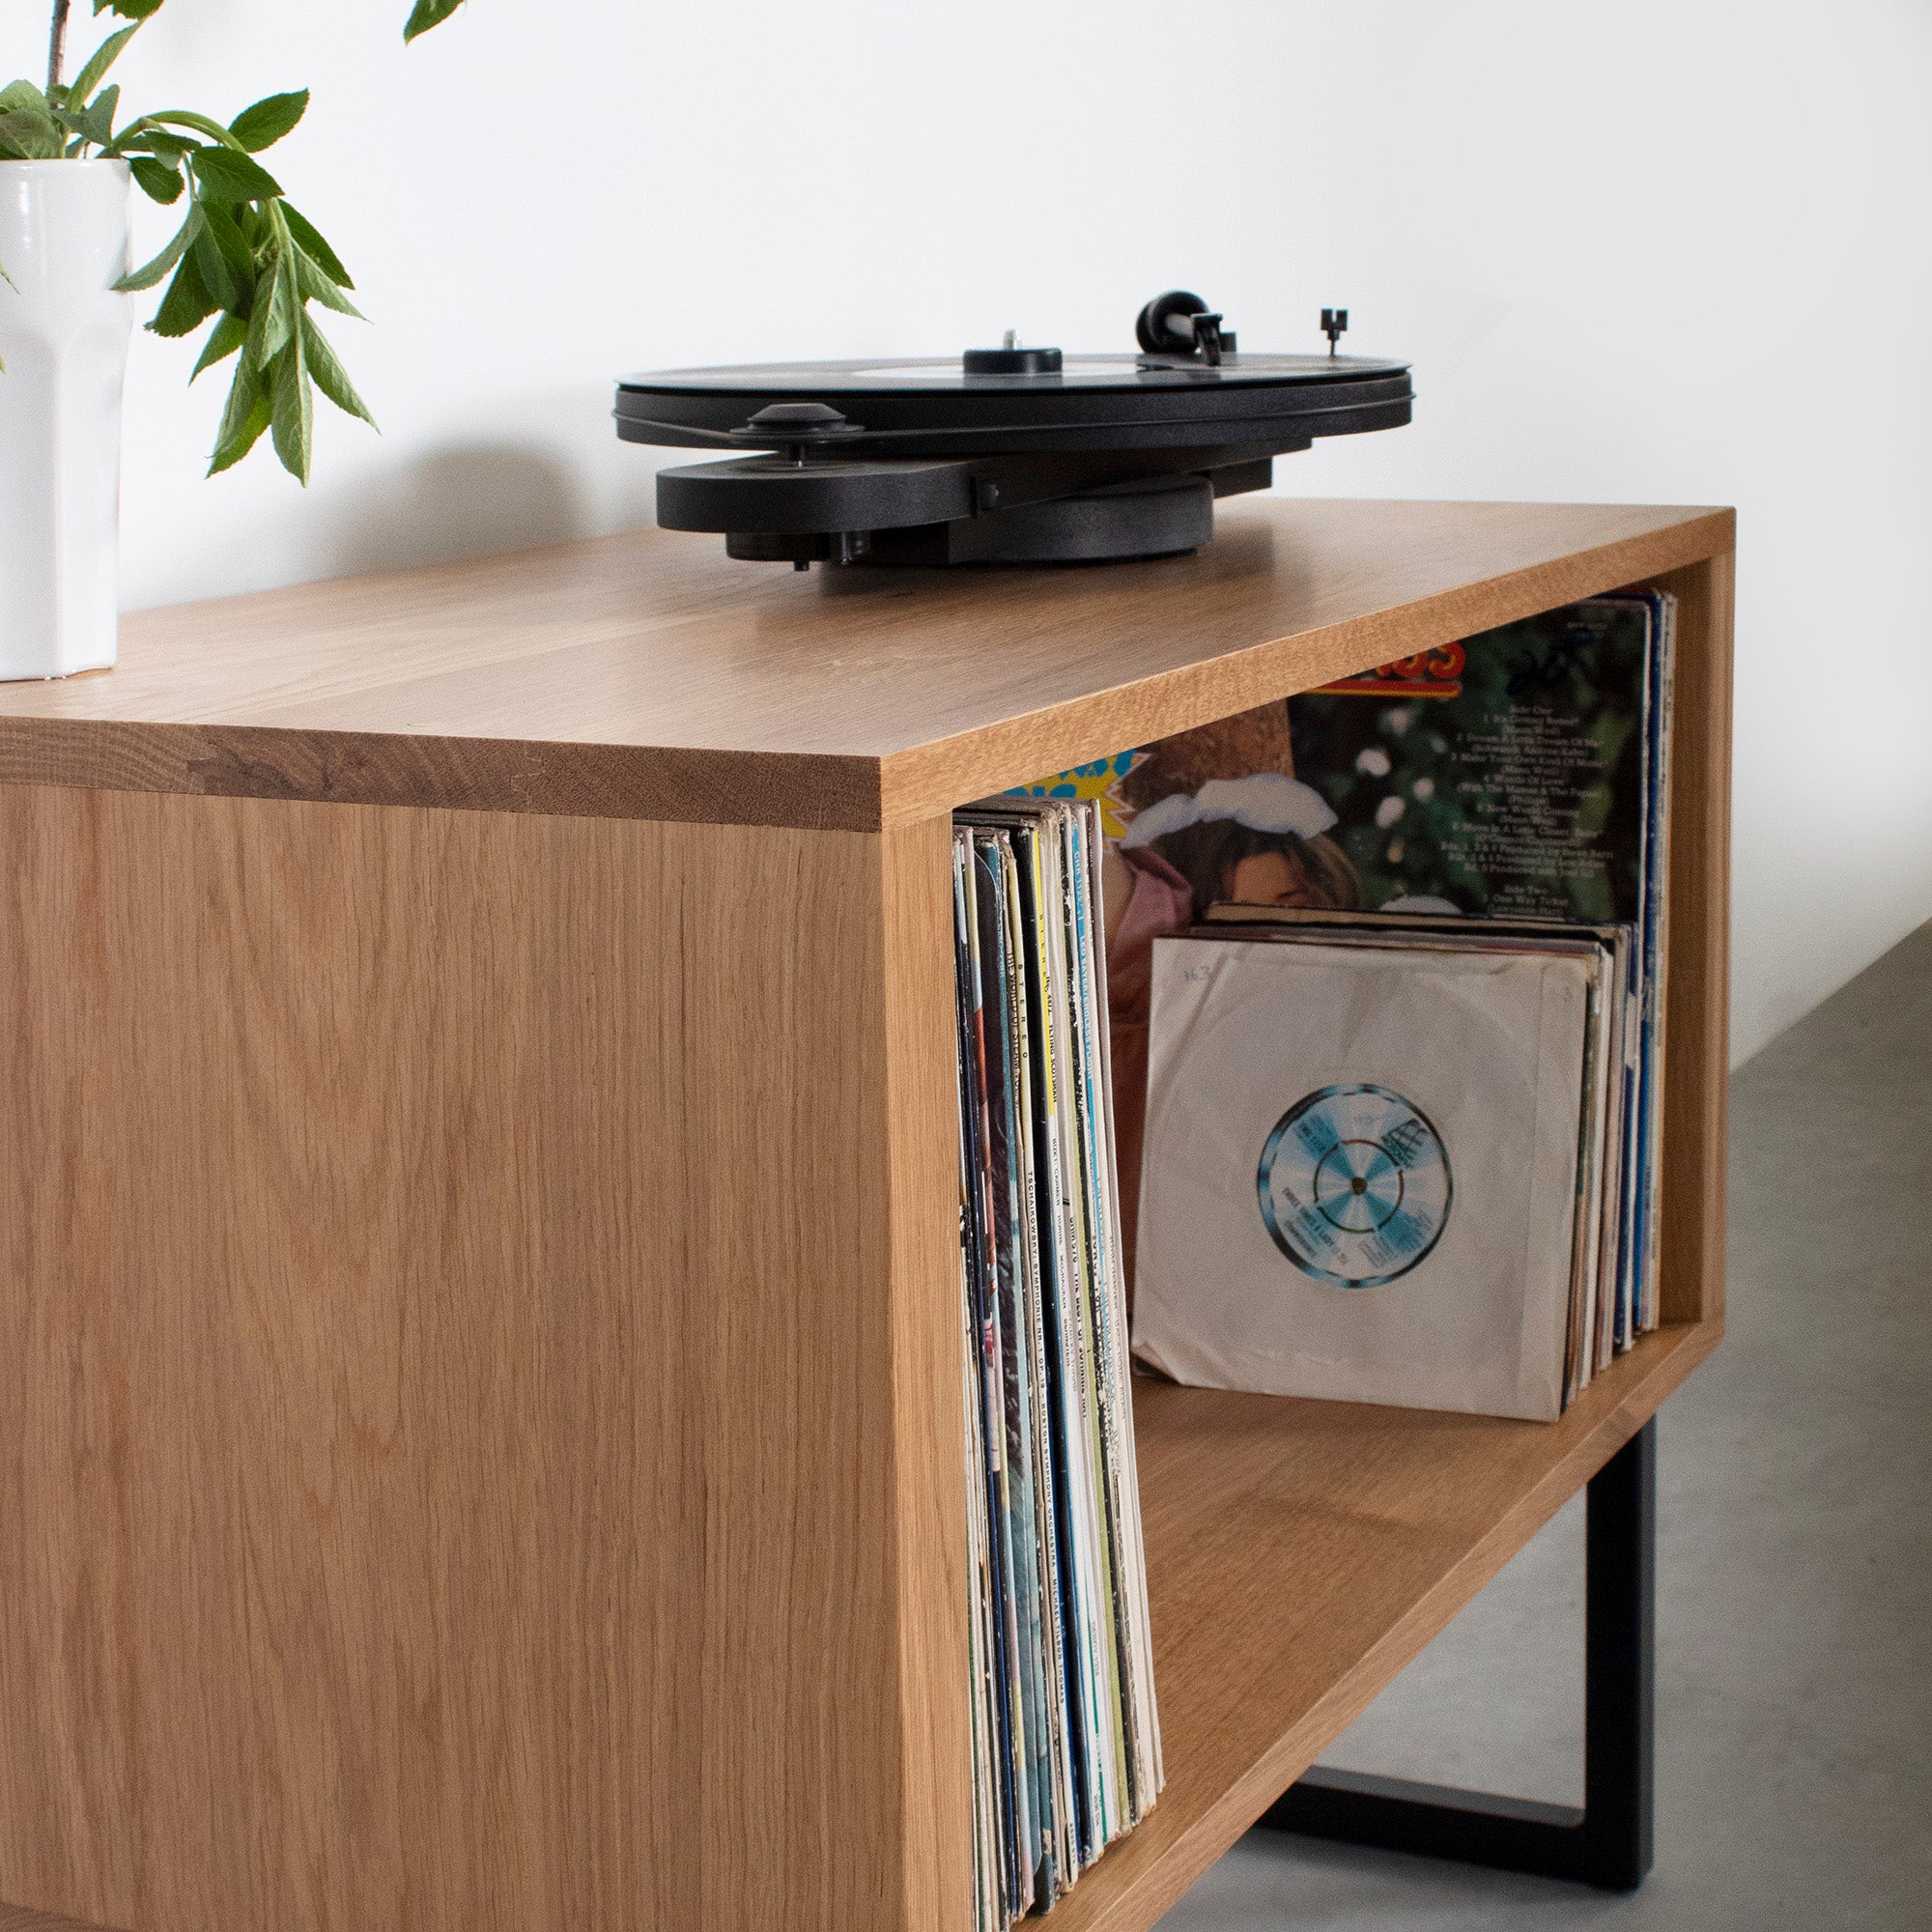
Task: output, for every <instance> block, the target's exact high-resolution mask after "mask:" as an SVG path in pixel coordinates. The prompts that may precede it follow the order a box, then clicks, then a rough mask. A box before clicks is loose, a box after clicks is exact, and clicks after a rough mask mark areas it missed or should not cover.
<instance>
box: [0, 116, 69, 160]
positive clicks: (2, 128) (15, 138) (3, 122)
mask: <svg viewBox="0 0 1932 1932" xmlns="http://www.w3.org/2000/svg"><path fill="white" fill-rule="evenodd" d="M62 146H63V143H62V140H61V131H60V129H59V128H56V127H55V126H54V124H53V122H52V121H51V120H50V119H49V118H48V117H47V116H45V115H43V114H36V113H35V112H33V110H32V109H31V108H26V107H18V108H15V109H14V111H13V112H12V113H11V114H0V159H6V160H10V161H57V160H59V159H60V157H61V150H62Z"/></svg>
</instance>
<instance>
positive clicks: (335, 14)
mask: <svg viewBox="0 0 1932 1932" xmlns="http://www.w3.org/2000/svg"><path fill="white" fill-rule="evenodd" d="M405 10H406V8H405V0H328V4H327V5H326V6H325V5H319V4H315V0H170V3H169V5H168V7H167V10H166V12H165V13H164V14H162V15H161V16H160V18H159V19H158V20H157V21H156V24H155V25H154V26H153V27H152V28H151V29H150V30H149V32H148V34H147V35H146V36H144V38H143V42H142V43H138V45H137V48H136V50H135V51H134V52H133V53H131V54H130V55H129V56H128V59H127V61H126V62H125V64H124V66H125V71H124V73H123V75H122V78H123V79H124V81H125V82H126V84H127V87H128V98H129V99H130V101H131V102H137V103H141V104H157V103H159V102H161V101H163V100H165V101H167V102H169V103H171V104H173V103H181V104H187V105H193V106H198V107H206V108H209V109H213V110H215V111H219V112H221V113H223V114H229V113H232V112H234V111H235V110H236V109H238V108H240V107H241V106H242V105H243V104H245V103H246V102H247V101H248V100H250V99H254V98H255V97H256V96H257V95H260V94H264V93H268V92H270V91H271V90H273V89H276V88H281V87H286V86H293V85H300V84H302V83H308V84H310V85H312V86H313V87H314V88H315V90H316V97H317V98H316V104H315V106H314V108H313V109H312V110H311V113H310V116H309V119H308V122H307V124H306V125H305V126H304V127H303V128H301V129H300V130H299V131H298V134H297V135H296V136H294V137H293V138H292V139H291V140H290V141H289V142H288V143H286V144H285V145H284V146H283V147H282V148H280V149H278V150H276V151H275V153H274V154H273V155H272V156H270V161H271V163H272V165H273V167H274V168H275V170H276V172H277V173H278V174H279V175H280V176H281V178H282V180H283V182H284V185H286V186H287V187H288V188H289V189H290V191H291V193H292V194H293V195H294V196H295V198H296V199H297V201H298V204H299V205H301V206H302V207H304V208H305V209H306V211H307V212H308V213H310V214H311V215H312V216H314V217H315V218H316V219H317V220H318V221H319V222H320V223H321V224H322V226H323V227H324V228H325V230H326V231H327V233H328V235H329V236H330V237H331V239H332V240H333V241H335V243H336V245H337V247H338V248H339V250H340V251H341V252H342V254H343V255H344V256H345V258H346V259H347V260H348V262H349V265H350V268H351V269H352V270H354V271H355V274H356V276H357V279H358V282H359V284H360V288H361V291H362V293H363V297H364V302H365V306H366V308H367V310H368V312H369V314H370V315H371V316H372V317H373V318H374V320H375V327H372V328H364V327H360V326H359V325H355V324H348V323H345V324H343V325H342V326H341V327H339V329H338V330H337V331H336V334H337V340H338V341H339V343H340V344H341V346H342V348H343V351H344V354H345V355H346V357H347V359H348V361H349V363H350V366H351V369H352V371H353V372H354V374H355V376H356V378H357V380H358V382H359V383H360V384H361V385H362V387H363V390H364V393H365V394H366V395H367V396H368V397H369V399H370V401H371V403H372V405H373V406H374V408H375V410H376V412H377V414H378V415H379V417H380V418H381V419H382V421H383V424H384V435H383V437H382V438H381V439H378V438H376V437H375V436H373V435H371V434H370V433H369V432H368V431H367V430H365V429H363V428H361V427H360V426H358V425H355V424H352V423H349V422H348V421H346V420H344V419H341V418H339V417H335V416H333V414H332V413H330V414H329V417H328V420H327V421H326V422H325V423H324V424H323V427H322V433H321V437H320V454H319V461H318V468H317V479H316V482H315V483H314V485H313V487H312V488H311V489H310V490H309V492H308V493H307V495H306V496H304V495H303V494H302V493H301V492H300V491H299V490H298V488H297V487H296V485H295V484H294V483H293V482H292V481H291V480H290V479H289V478H287V477H286V476H284V475H283V474H282V473H281V472H280V471H279V470H278V469H275V468H273V467H272V465H271V464H270V461H269V460H268V459H267V458H266V457H265V456H258V457H257V458H255V459H252V460H251V462H250V463H249V465H247V466H245V467H244V468H243V469H241V470H240V471H238V472H236V473H235V474H233V475H230V476H227V477H224V478H221V479H218V480H217V481H215V482H213V483H207V484H205V483H202V482H200V481H199V480H197V479H198V476H199V469H200V465H199V462H198V460H197V459H198V453H199V452H203V451H205V450H206V449H207V448H208V446H209V444H210V442H211V441H212V439H213V424H214V420H215V416H216V413H217V412H218V409H219V404H220V396H219V393H218V389H217V386H216V384H215V383H214V382H213V380H212V379H206V378H205V379H204V381H203V384H201V385H200V386H199V387H197V389H196V390H194V391H193V392H192V393H189V392H188V391H186V390H185V387H184V384H185V377H186V373H187V368H188V365H189V359H190V358H189V356H188V355H186V354H185V353H184V350H183V348H182V347H181V345H178V344H164V343H161V342H159V341H157V340H156V339H154V338H150V337H142V338H140V339H139V340H138V341H137V344H136V351H135V357H134V364H133V370H132V376H131V385H130V395H129V406H128V408H129V413H128V469H127V480H126V486H125V505H126V559H125V561H126V579H125V593H126V601H127V603H128V605H129V606H135V607H137V606H141V605H147V604H154V603H164V602H172V601H175V600H179V599H185V598H191V597H200V596H207V595H211V594H214V593H219V592H224V591H230V590H236V589H241V588H244V587H251V586H256V585H262V584H269V583H279V582H291V581H296V580H300V579H304V578H311V577H319V576H327V575H332V574H336V573H340V572H345V571H353V570H360V569H365V568H369V567H373V566H379V565H384V564H391V563H396V562H401V561H409V560H414V559H418V558H427V557H432V556H438V555H448V554H457V553H461V552H466V551H472V550H486V549H490V548H495V547H502V546H506V545H510V544H513V543H523V542H529V541H539V540H543V539H546V538H551V537H559V536H564V535H568V534H574V533H584V532H591V531H599V530H607V529H613V528H620V527H624V526H629V525H634V524H639V523H645V522H648V521H649V520H650V502H651V490H650V469H651V463H652V458H651V456H650V455H648V454H646V453H644V452H641V451H639V450H636V449H631V448H627V447H622V446H620V445H618V444H617V443H616V441H615V440H614V439H613V437H612V435H611V428H610V424H609V420H608V413H607V412H608V411H609V408H610V403H611V390H610V379H611V376H612V375H613V374H615V373H616V372H618V371H621V370H624V369H627V368H639V367H646V368H648V367H654V366H665V365H671V364H678V363H692V362H703V361H722V360H725V359H731V358H740V357H776V356H779V355H845V354H866V355H872V354H878V355H887V354H895V353H926V352H931V353H933V354H943V353H949V352H952V351H956V350H957V349H959V348H961V347H964V346H966V345H968V344H970V343H975V342H980V341H985V340H991V339H994V338H995V332H996V331H997V330H999V329H1002V328H1004V327H1018V328H1019V329H1020V330H1021V331H1022V332H1023V335H1024V336H1025V337H1026V338H1027V339H1029V340H1035V341H1057V342H1060V343H1061V344H1063V345H1064V346H1065V347H1067V348H1069V349H1073V348H1079V349H1097V348H1110V347H1114V346H1117V345H1122V346H1123V345H1124V344H1125V342H1126V341H1127V339H1128V338H1127V330H1128V328H1129V326H1130V324H1131V320H1132V317H1133V314H1134V311H1135V309H1136V308H1137V307H1138V305H1139V304H1140V302H1141V301H1142V300H1143V299H1145V298H1147V297H1148V296H1150V295H1151V294H1153V293H1154V292H1155V291H1156V290H1158V289H1161V288H1166V287H1172V286H1177V285H1178V286H1182V287H1189V288H1195V289H1199V290H1201V291H1202V292H1203V293H1204V294H1206V295H1208V296H1209V297H1210V298H1212V299H1213V300H1214V301H1215V303H1216V304H1217V305H1219V306H1221V307H1223V308H1224V309H1225V310H1226V312H1227V313H1228V315H1229V317H1230V318H1231V320H1232V321H1233V322H1234V323H1235V324H1236V326H1237V327H1239V329H1240V331H1241V334H1242V337H1243V339H1244V341H1246V342H1248V343H1250V344H1253V345H1255V346H1257V347H1261V346H1266V347H1291V346H1297V345H1307V346H1310V347H1313V346H1316V337H1315V334H1314V322H1315V313H1316V310H1317V308H1318V307H1319V306H1320V305H1321V303H1323V302H1344V303H1347V304H1348V305H1349V306H1350V308H1351V309H1352V311H1353V314H1354V319H1355V323H1356V327H1355V330H1354V333H1353V334H1352V335H1351V336H1350V343H1349V346H1350V347H1351V348H1358V349H1360V350H1363V351H1383V352H1389V353H1398V354H1401V355H1406V356H1408V357H1410V358H1412V359H1413V361H1414V363H1415V367H1416V384H1417V389H1418V392H1419V401H1418V405H1417V419H1416V422H1415V425H1414V426H1413V427H1412V428H1410V429H1406V430H1403V431H1399V432H1397V433H1395V434H1393V435H1386V436H1380V437H1375V438H1370V439H1365V440H1362V441H1360V442H1359V443H1355V444H1349V443H1338V444H1331V445H1327V446H1323V447H1318V448H1317V449H1316V450H1315V451H1313V452H1311V453H1309V454H1307V455H1304V456H1299V457H1292V458H1289V459H1286V460H1284V461H1283V462H1282V463H1281V464H1280V465H1279V466H1278V473H1279V474H1280V475H1281V476H1282V478H1283V483H1282V487H1283V488H1285V489H1288V490H1291V491H1294V492H1305V493H1311V494H1334V495H1386V496H1423V497H1430V496H1443V497H1452V496H1461V497H1559V498H1560V497H1571V498H1585V499H1587V498H1597V499H1610V500H1614V499H1624V500H1654V501H1665V502H1672V501H1674V502H1713V503H1715V502H1734V503H1736V504H1737V505H1738V507H1739V510H1740V515H1741V536H1740V568H1741V576H1740V591H1739V620H1740V621H1739V680H1738V748H1737V828H1738V830H1737V862H1736V918H1737V925H1736V935H1737V961H1738V966H1737V1045H1738V1047H1739V1049H1740V1050H1741V1051H1749V1050H1750V1049H1752V1048H1754V1047H1755V1046H1757V1045H1758V1044H1760V1043H1761V1042H1762V1041H1763V1040H1765V1039H1766V1038H1768V1037H1770V1036H1771V1035H1772V1034H1773V1033H1775V1032H1776V1031H1777V1030H1778V1029H1779V1028H1781V1027H1782V1026H1784V1025H1785V1024H1787V1023H1788V1022H1789V1021H1790V1020H1792V1019H1794V1018H1795V1017H1796V1016H1797V1015H1798V1014H1799V1013H1801V1012H1803V1011H1804V1009H1806V1008H1807V1007H1808V1006H1810V1005H1811V1004H1812V1003H1814V1002H1815V1001H1816V1000H1818V999H1819V998H1821V997H1822V996H1823V995H1824V994H1825V993H1827V992H1828V991H1830V990H1831V989H1832V988H1833V986H1835V985H1837V984H1838V983H1840V982H1841V981H1842V980H1845V979H1846V978H1848V977H1849V976H1850V975H1851V974H1852V973H1853V972H1855V971H1856V970H1857V969H1858V968H1860V967H1861V966H1862V965H1863V964H1864V963H1865V962H1867V961H1868V960H1870V959H1871V958H1873V957H1874V956H1875V955H1876V954H1877V953H1879V952H1882V951H1883V950H1884V949H1885V948H1886V947H1887V946H1889V944H1890V943H1891V942H1892V941H1893V940H1895V939H1897V938H1898V937H1899V936H1900V935H1902V934H1903V933H1904V932H1906V931H1908V930H1909V929H1910V928H1912V927H1913V926H1914V925H1916V924H1917V923H1919V922H1920V921H1922V920H1924V919H1926V918H1927V917H1928V916H1932V620H1928V616H1927V611H1928V609H1932V592H1928V588H1927V586H1926V584H1925V583H1924V582H1922V579H1923V578H1924V575H1925V572H1924V565H1925V562H1926V559H1927V556H1928V554H1932V545H1928V543H1927V540H1926V531H1927V529H1928V526H1932V443H1929V442H1928V430H1932V377H1928V368H1927V350H1928V346H1932V243H1928V237H1932V114H1928V111H1927V105H1926V103H1927V102H1928V101H1932V10H1928V9H1927V8H1926V7H1925V6H1924V5H1923V4H1914V0H1894V4H1883V0H1839V4H1838V5H1836V6H1834V7H1832V8H1829V9H1827V8H1824V7H1820V6H1815V5H1813V6H1804V7H1801V6H1795V5H1791V4H1784V3H1783V0H1780V4H1767V0H1730V4H1727V5H1726V4H1710V0H1702V4H1692V3H1691V0H1665V3H1664V4H1658V0H1644V3H1643V4H1628V3H1627V0H1617V4H1611V3H1610V0H1604V4H1600V5H1597V6H1592V7H1584V6H1575V5H1561V4H1553V0H1526V4H1504V0H1462V4H1457V5H1426V4H1414V5H1401V4H1391V0H1332V4H1313V0H1302V4H1289V3H1288V0H1219V4H1216V5H1212V6H1207V7H1199V8H1190V7H1186V6H1179V5H1175V4H1173V0H1164V4H1161V5H1149V4H1144V0H1107V3H1106V4H1092V5H1089V4H1075V0H1019V4H1015V0H990V4H981V5H978V6H973V5H969V4H967V0H824V4H820V5H816V6H812V5H809V4H804V0H711V4H710V5H708V6H699V7H692V6H689V5H673V4H669V0H575V4H565V0H549V4H546V5H537V4H533V0H470V4H469V6H468V7H467V8H466V10H465V12H464V13H463V14H460V15H459V16H458V17H457V18H456V20H454V21H453V22H452V23H451V24H450V25H448V26H446V27H444V28H442V29H441V30H440V31H439V33H437V34H436V35H435V36H433V37H432V38H430V39H429V40H427V41H424V42H421V43H418V44H417V45H416V46H415V47H413V48H412V49H409V50H408V51H407V52H406V51H405V50H404V48H403V47H402V45H401V43H400V36H399V31H398V29H399V23H400V20H401V17H402V15H403V14H404V12H405ZM41 11H42V9H41V7H40V5H39V4H38V0H10V4H9V5H7V6H6V7H5V8H4V9H0V72H14V71H27V72H33V71H37V69H38V66H39V64H40V60H41V53H40V47H39V43H38V41H37V40H36V38H35V20H34V16H35V15H36V14H38V13H39V12H41ZM83 38H84V37H83ZM163 232H164V231H163V228H162V217H161V216H160V215H159V214H158V213H157V212H156V211H153V210H145V213H144V221H143V239H144V240H145V239H148V238H149V237H153V238H155V239H156V240H157V239H158V238H159V236H160V235H161V234H162V233H163Z"/></svg>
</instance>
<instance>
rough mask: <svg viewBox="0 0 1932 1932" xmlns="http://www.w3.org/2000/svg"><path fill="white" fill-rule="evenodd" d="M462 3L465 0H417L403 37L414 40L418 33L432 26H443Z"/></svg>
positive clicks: (423, 32) (424, 31)
mask: <svg viewBox="0 0 1932 1932" xmlns="http://www.w3.org/2000/svg"><path fill="white" fill-rule="evenodd" d="M462 5H463V0H416V4H415V7H414V9H413V10H412V12H411V14H410V18H409V24H408V25H407V26H406V27H404V29H403V39H404V40H405V41H406V42H407V41H412V40H414V39H415V37H416V36H417V35H418V34H426V33H428V32H429V30H430V29H431V28H432V27H440V26H441V25H442V23H443V22H444V21H445V20H446V19H448V18H449V16H450V15H451V14H453V13H455V12H456V10H457V9H458V8H459V7H460V6H462Z"/></svg>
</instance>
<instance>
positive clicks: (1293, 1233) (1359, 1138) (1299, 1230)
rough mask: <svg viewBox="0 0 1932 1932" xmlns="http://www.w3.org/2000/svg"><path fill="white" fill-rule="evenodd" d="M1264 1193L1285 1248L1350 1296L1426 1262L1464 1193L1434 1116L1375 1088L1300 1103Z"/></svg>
mask: <svg viewBox="0 0 1932 1932" xmlns="http://www.w3.org/2000/svg"><path fill="white" fill-rule="evenodd" d="M1255 1184H1256V1188H1257V1191H1258V1192H1259V1193H1260V1196H1261V1208H1262V1219H1263V1221H1264V1222H1265V1223H1266V1225H1267V1231H1268V1234H1269V1236H1271V1237H1272V1239H1273V1241H1274V1244H1275V1246H1276V1247H1277V1248H1279V1249H1280V1250H1281V1252H1282V1253H1283V1254H1284V1255H1286V1256H1287V1257H1288V1259H1289V1260H1290V1261H1292V1262H1293V1264H1294V1265H1295V1266H1296V1267H1298V1268H1299V1269H1300V1270H1301V1271H1302V1273H1303V1274H1307V1275H1313V1276H1314V1277H1315V1279H1316V1280H1317V1281H1327V1282H1334V1283H1336V1284H1337V1285H1338V1286H1340V1287H1342V1288H1378V1287H1379V1286H1380V1285H1381V1284H1382V1283H1383V1282H1388V1281H1394V1280H1395V1279H1396V1277H1397V1276H1398V1275H1404V1274H1406V1273H1407V1272H1408V1271H1409V1269H1410V1268H1412V1267H1414V1266H1416V1265H1417V1264H1419V1263H1421V1262H1422V1261H1424V1260H1425V1259H1426V1258H1427V1257H1428V1255H1429V1252H1430V1250H1431V1249H1432V1248H1434V1247H1435V1243H1436V1242H1437V1241H1439V1240H1440V1239H1441V1238H1442V1231H1443V1229H1444V1228H1446V1227H1447V1226H1448V1225H1449V1206H1450V1202H1451V1199H1452V1198H1453V1195H1454V1192H1455V1190H1454V1185H1453V1183H1452V1181H1451V1179H1450V1174H1449V1150H1448V1149H1447V1148H1446V1147H1444V1146H1443V1144H1442V1136H1441V1135H1440V1134H1438V1133H1437V1132H1436V1131H1435V1126H1434V1125H1433V1124H1432V1123H1431V1122H1430V1119H1429V1117H1428V1115H1426V1114H1425V1113H1424V1112H1423V1111H1422V1109H1421V1108H1420V1107H1418V1106H1417V1105H1416V1104H1415V1103H1414V1101H1412V1100H1407V1099H1405V1098H1404V1097H1403V1095H1402V1094H1398V1093H1396V1092H1395V1091H1394V1090H1393V1089H1391V1088H1388V1087H1377V1086H1374V1085H1370V1084H1367V1083H1363V1084H1360V1085H1356V1086H1347V1087H1320V1088H1317V1089H1316V1091H1315V1092H1314V1093H1313V1094H1304V1095H1303V1096H1302V1098H1300V1099H1299V1100H1297V1101H1296V1102H1295V1103H1294V1105H1293V1106H1292V1107H1291V1108H1290V1109H1289V1110H1288V1112H1287V1113H1285V1114H1284V1115H1283V1116H1282V1117H1281V1119H1280V1120H1279V1121H1278V1122H1276V1123H1275V1126H1274V1130H1273V1132H1271V1133H1270V1134H1269V1135H1268V1137H1267V1142H1266V1145H1265V1146H1264V1147H1263V1149H1262V1158H1261V1166H1260V1168H1259V1169H1258V1170H1257V1172H1256V1175H1255Z"/></svg>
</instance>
